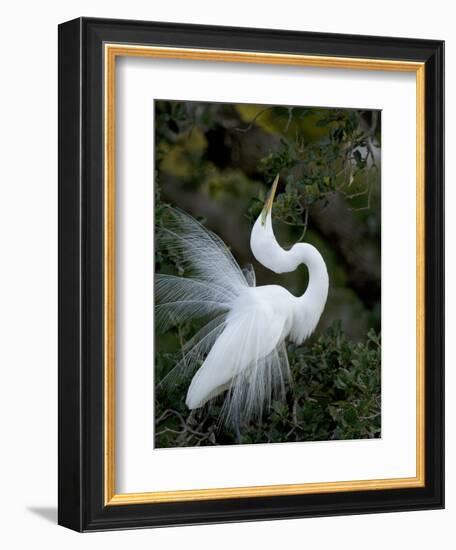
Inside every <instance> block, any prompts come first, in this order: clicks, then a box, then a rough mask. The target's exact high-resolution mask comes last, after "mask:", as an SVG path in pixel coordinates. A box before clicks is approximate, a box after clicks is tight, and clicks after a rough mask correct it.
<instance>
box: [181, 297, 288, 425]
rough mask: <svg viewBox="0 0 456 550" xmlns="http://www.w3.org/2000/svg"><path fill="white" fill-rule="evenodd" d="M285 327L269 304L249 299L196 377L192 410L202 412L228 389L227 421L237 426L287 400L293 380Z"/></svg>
mask: <svg viewBox="0 0 456 550" xmlns="http://www.w3.org/2000/svg"><path fill="white" fill-rule="evenodd" d="M285 321H286V320H285V318H284V317H283V316H281V315H278V314H277V312H274V311H273V309H272V308H271V307H270V306H269V305H268V304H267V303H264V302H256V301H249V300H248V299H246V300H244V301H243V303H242V305H241V306H239V307H238V308H236V307H235V308H234V309H233V310H232V311H231V312H230V314H229V316H228V317H227V318H226V320H225V322H224V326H223V329H222V330H221V332H220V333H219V335H218V337H217V338H216V340H215V343H214V344H213V346H212V349H211V350H210V352H209V354H208V356H207V357H206V360H205V361H204V363H203V365H202V366H201V368H200V369H199V370H198V372H197V373H196V374H195V376H194V377H193V380H192V382H191V384H190V387H189V390H188V393H187V400H186V403H187V406H188V407H189V408H190V409H195V408H199V407H201V406H203V405H204V404H205V403H206V402H207V401H208V400H209V399H212V398H213V397H215V396H216V395H218V394H219V393H221V392H223V391H224V390H226V389H227V390H228V392H227V396H226V401H225V415H226V416H227V417H231V419H232V420H234V421H236V419H237V418H239V417H240V418H242V419H243V420H247V419H248V418H250V417H251V416H253V415H261V411H262V407H263V406H264V404H265V403H266V404H270V402H271V399H272V397H273V396H274V394H276V393H280V394H282V395H283V392H284V388H285V381H286V379H287V378H288V377H289V366H288V359H287V354H286V350H285V348H284V344H283V340H284V327H285Z"/></svg>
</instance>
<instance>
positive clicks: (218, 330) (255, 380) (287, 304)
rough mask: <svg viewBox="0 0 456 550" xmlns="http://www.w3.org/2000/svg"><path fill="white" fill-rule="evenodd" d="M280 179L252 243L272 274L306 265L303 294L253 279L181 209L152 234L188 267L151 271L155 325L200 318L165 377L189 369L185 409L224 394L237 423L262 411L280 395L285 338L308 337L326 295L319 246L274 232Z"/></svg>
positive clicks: (286, 372)
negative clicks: (289, 243)
mask: <svg viewBox="0 0 456 550" xmlns="http://www.w3.org/2000/svg"><path fill="white" fill-rule="evenodd" d="M278 179H279V176H277V177H276V179H275V181H274V183H273V186H272V189H271V192H270V194H269V197H268V199H267V201H266V203H265V206H264V209H263V211H262V213H261V215H260V216H259V217H258V219H257V220H256V222H255V224H254V226H253V229H252V233H251V237H250V247H251V250H252V253H253V255H254V257H255V258H256V260H257V261H258V262H259V263H261V264H262V265H263V266H265V267H266V268H268V269H270V270H271V271H274V272H275V273H286V272H290V271H294V270H295V269H296V268H297V267H298V266H299V265H300V264H304V265H306V266H307V269H308V272H309V283H308V286H307V289H306V291H305V292H304V294H303V295H302V296H299V297H296V296H293V295H292V294H291V293H290V292H289V291H288V290H287V289H285V288H283V287H282V286H279V285H265V286H255V273H254V271H253V269H252V268H250V269H247V270H242V269H241V268H240V267H239V265H238V263H237V262H236V260H235V259H234V257H233V255H232V254H231V252H230V250H229V249H228V247H227V246H226V245H225V243H224V242H223V241H222V240H221V239H220V238H219V237H218V236H217V235H215V234H214V233H212V232H210V231H208V230H207V229H206V228H205V227H204V226H203V225H201V224H200V223H199V222H197V221H196V220H195V219H194V218H192V217H191V216H189V215H187V214H185V213H184V212H182V211H180V210H174V209H170V211H169V215H168V216H166V219H167V221H166V224H165V227H162V228H160V229H159V230H158V235H157V238H158V239H159V240H160V241H161V243H162V244H163V245H164V246H165V247H166V248H167V249H168V250H169V251H170V252H171V253H172V254H173V255H174V256H175V257H177V258H179V261H180V262H181V265H182V266H183V267H184V272H185V273H186V274H189V275H188V276H185V277H178V276H173V275H163V274H159V275H157V276H156V287H155V291H156V319H157V323H158V328H159V329H161V330H163V331H164V330H167V329H168V328H169V327H170V326H171V325H174V324H180V323H182V322H184V321H188V320H192V319H196V318H202V319H204V321H205V324H204V326H203V327H202V328H201V329H200V330H199V331H198V332H197V333H196V334H195V335H194V336H193V337H192V338H191V340H190V341H188V342H186V343H185V345H184V346H183V349H182V359H181V361H180V362H179V364H178V365H176V367H175V368H174V369H173V370H172V371H171V376H168V377H167V378H168V380H169V379H170V378H173V377H174V376H179V377H182V376H186V375H190V374H193V378H192V380H191V382H190V385H189V388H188V392H187V397H186V404H187V406H188V408H189V409H198V408H200V407H203V406H204V405H205V404H206V403H207V402H209V401H210V400H211V399H213V398H215V397H217V396H220V395H221V394H225V401H224V406H223V409H222V410H223V413H222V414H223V416H224V418H225V419H226V420H230V421H231V422H233V423H234V424H236V425H239V424H242V423H243V422H245V421H248V419H250V418H251V417H252V416H257V417H260V416H261V415H262V412H263V408H264V407H265V406H266V407H268V406H270V404H271V401H272V399H283V398H284V395H285V389H286V384H287V381H288V380H289V379H290V369H289V365H288V357H287V351H286V346H285V342H286V340H287V339H288V340H290V341H292V342H294V343H295V344H297V345H300V344H302V343H303V342H304V341H305V340H306V338H308V337H309V335H310V334H311V333H312V332H313V331H314V329H315V327H316V326H317V323H318V321H319V319H320V316H321V314H322V312H323V308H324V306H325V303H326V298H327V295H328V272H327V269H326V265H325V262H324V260H323V258H322V256H321V254H320V253H319V252H318V250H317V249H316V248H315V247H314V246H312V245H311V244H307V243H297V244H295V245H294V246H293V247H291V249H289V250H285V249H283V248H282V247H281V246H280V245H279V243H278V242H277V240H276V238H275V236H274V231H273V228H272V218H271V211H272V204H273V201H274V195H275V192H276V188H277V183H278ZM206 321H207V322H206ZM195 371H196V372H195Z"/></svg>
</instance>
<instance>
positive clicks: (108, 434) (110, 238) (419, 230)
mask: <svg viewBox="0 0 456 550" xmlns="http://www.w3.org/2000/svg"><path fill="white" fill-rule="evenodd" d="M120 56H127V57H151V58H160V59H191V60H202V61H221V62H236V63H261V64H269V65H295V66H304V67H320V68H338V69H357V70H375V71H399V72H413V73H415V75H416V193H417V195H416V292H417V296H416V308H417V310H416V476H415V477H407V478H389V479H369V480H354V481H332V482H319V483H302V484H285V485H262V486H251V487H229V488H220V489H190V490H183V491H181V490H177V491H158V492H144V493H124V494H116V492H115V435H116V434H115V333H116V328H115V158H116V152H115V151H116V150H115V138H116V136H115V120H116V118H115V117H116V99H115V92H116V59H117V57H120ZM424 77H425V67H424V63H418V62H410V61H392V60H387V59H362V58H343V57H326V56H310V55H292V54H273V53H262V52H259V53H256V52H243V51H226V50H205V49H190V48H164V47H155V46H138V45H123V44H105V45H104V144H103V145H104V497H105V505H107V506H108V505H109V506H111V505H124V504H149V503H159V502H179V501H192V500H214V499H224V498H240V497H262V496H275V495H297V494H311V493H331V492H343V491H367V490H378V489H399V488H410V487H424V486H425V473H424V456H425V455H424V436H425V434H424V407H425V400H424V375H425V364H424V361H425V359H424V351H425V350H424V345H425V340H424V321H425V317H424V316H425V301H424V300H425V297H424V276H425V275H424V274H425V272H424V269H425V245H424V238H425V225H424V224H425V212H424V189H425V181H424V178H425V176H424V168H425V149H424V124H425V89H424V84H425V78H424Z"/></svg>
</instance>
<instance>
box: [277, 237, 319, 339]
mask: <svg viewBox="0 0 456 550" xmlns="http://www.w3.org/2000/svg"><path fill="white" fill-rule="evenodd" d="M286 254H289V255H290V258H291V260H290V262H291V263H292V264H293V263H295V269H296V267H297V266H298V265H300V264H305V265H306V266H307V269H308V272H309V284H308V285H307V288H306V290H305V292H304V294H303V295H302V296H299V297H297V298H296V301H295V307H294V312H293V321H292V327H291V331H290V338H291V339H292V340H293V341H294V342H295V343H296V344H298V345H300V344H302V342H304V340H306V338H308V337H309V336H310V335H311V334H312V332H313V331H314V330H315V327H316V326H317V323H318V321H319V320H320V317H321V314H322V313H323V309H324V307H325V304H326V299H327V297H328V289H329V277H328V271H327V269H326V264H325V262H324V260H323V258H322V256H321V254H320V252H318V250H317V249H316V248H315V247H314V246H312V245H311V244H307V243H298V244H295V245H294V246H293V248H292V249H291V250H289V251H288V252H286Z"/></svg>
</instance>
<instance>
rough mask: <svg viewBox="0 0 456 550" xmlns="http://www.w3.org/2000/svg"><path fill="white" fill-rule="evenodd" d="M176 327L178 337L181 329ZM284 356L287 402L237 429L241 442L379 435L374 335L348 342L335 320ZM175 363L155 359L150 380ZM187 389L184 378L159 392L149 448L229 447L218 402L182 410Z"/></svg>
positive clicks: (173, 358) (165, 357)
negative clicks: (290, 378) (287, 370)
mask: <svg viewBox="0 0 456 550" xmlns="http://www.w3.org/2000/svg"><path fill="white" fill-rule="evenodd" d="M189 328H190V327H187V328H186V329H187V330H188V329H189ZM186 329H184V331H185V330H186ZM176 330H177V331H178V333H179V332H180V334H179V336H180V337H182V336H183V332H182V329H176ZM288 357H289V361H290V368H291V372H292V376H293V385H292V387H290V388H288V392H287V400H286V402H278V401H275V402H273V403H272V405H271V408H270V410H269V411H268V412H267V413H265V414H264V416H263V419H262V421H261V422H258V421H252V422H251V423H250V424H249V425H247V426H244V427H243V428H242V430H241V439H240V442H241V443H269V442H274V443H278V442H292V441H322V440H333V439H363V438H374V437H380V339H379V337H378V336H377V335H376V334H375V332H374V331H373V330H371V331H369V333H368V335H367V339H366V341H365V342H363V343H361V342H358V343H354V342H351V341H349V340H348V339H347V338H346V337H345V335H344V333H343V332H342V330H341V327H340V324H339V323H335V324H334V325H333V326H332V327H331V328H330V329H328V330H327V331H326V333H325V334H324V335H322V336H320V337H319V338H318V339H315V341H314V342H313V343H311V344H308V345H306V344H305V345H303V346H300V347H297V346H294V345H292V344H289V345H288ZM178 359H179V353H177V354H161V355H159V356H158V357H157V362H158V364H157V366H156V369H157V370H156V373H157V375H158V376H161V375H163V373H164V372H167V370H168V369H169V368H171V367H172V365H173V364H175V363H176V362H177V360H178ZM187 387H188V380H187V381H184V380H181V381H180V383H178V384H177V385H176V384H172V385H170V386H164V387H159V388H158V390H157V393H156V418H157V422H156V441H155V444H156V446H157V447H176V446H202V445H220V444H234V443H236V442H237V439H236V435H235V434H234V433H233V432H232V431H231V429H230V428H229V427H225V426H223V425H220V424H219V422H218V414H219V412H220V407H221V402H220V401H219V402H217V403H215V404H213V405H211V406H210V407H209V408H206V409H203V410H201V411H193V412H192V413H189V411H188V410H187V409H186V407H185V404H184V396H185V394H186V390H187Z"/></svg>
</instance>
